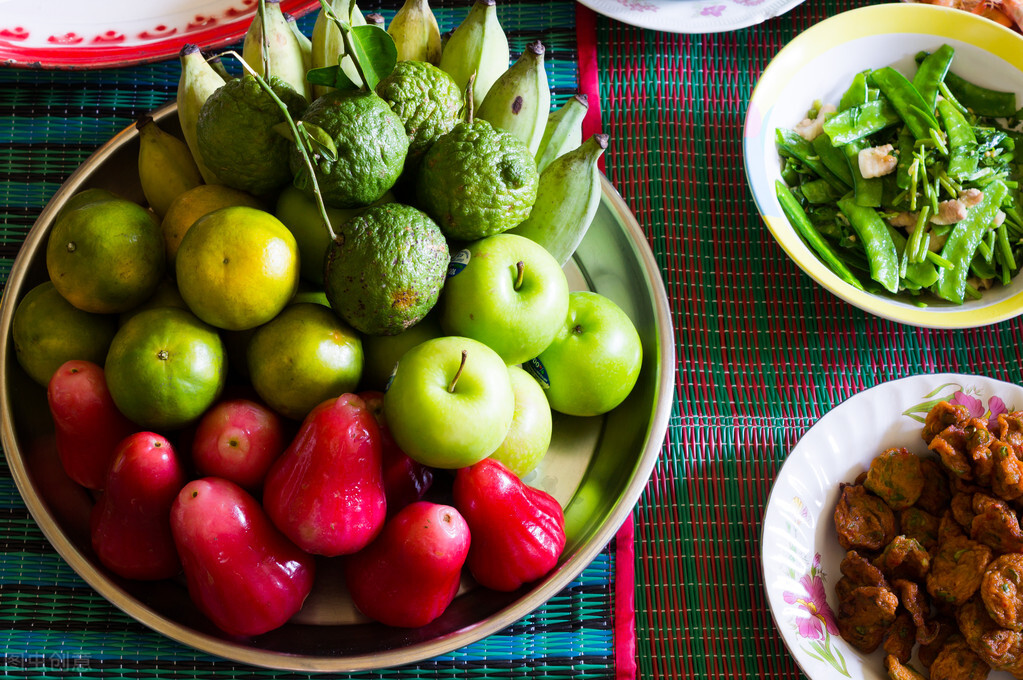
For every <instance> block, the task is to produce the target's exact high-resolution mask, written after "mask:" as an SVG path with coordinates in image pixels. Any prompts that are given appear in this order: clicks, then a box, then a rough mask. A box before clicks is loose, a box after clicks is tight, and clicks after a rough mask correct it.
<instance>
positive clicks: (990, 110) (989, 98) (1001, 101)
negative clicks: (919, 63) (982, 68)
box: [945, 71, 1016, 118]
mask: <svg viewBox="0 0 1023 680" xmlns="http://www.w3.org/2000/svg"><path fill="white" fill-rule="evenodd" d="M945 84H946V85H948V89H949V91H950V92H952V94H954V95H955V97H956V99H957V100H959V103H960V104H962V105H963V106H965V107H966V108H968V109H970V110H971V111H973V112H974V113H975V114H977V115H978V116H992V117H995V118H1008V117H1010V116H1012V115H1014V114H1015V113H1016V93H1014V92H1000V91H998V90H991V89H988V88H986V87H981V86H980V85H976V84H974V83H971V82H970V81H969V80H966V79H965V78H962V77H960V76H958V75H956V74H955V73H954V72H952V71H949V72H948V73H947V74H946V75H945Z"/></svg>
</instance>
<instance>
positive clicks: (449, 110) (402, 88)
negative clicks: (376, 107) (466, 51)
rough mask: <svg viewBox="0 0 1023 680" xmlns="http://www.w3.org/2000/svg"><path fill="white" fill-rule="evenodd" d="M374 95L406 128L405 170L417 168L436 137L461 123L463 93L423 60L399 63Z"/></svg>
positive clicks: (451, 80) (452, 82)
mask: <svg viewBox="0 0 1023 680" xmlns="http://www.w3.org/2000/svg"><path fill="white" fill-rule="evenodd" d="M377 94H379V95H380V96H381V97H382V98H383V100H384V101H385V102H387V103H388V104H390V106H391V110H392V111H394V112H395V113H396V114H398V117H399V118H401V122H402V123H404V125H405V132H406V133H407V134H408V138H409V149H408V157H407V158H406V159H405V167H406V168H413V167H415V166H417V165H418V163H419V160H420V159H421V158H422V156H423V154H424V153H426V150H427V149H429V148H430V146H431V145H432V144H433V143H434V142H435V141H437V138H438V137H440V136H441V135H443V134H444V133H446V132H450V131H451V128H453V127H454V126H455V124H456V123H458V122H460V121H461V120H462V108H463V106H464V100H463V98H462V91H461V90H460V89H459V88H458V85H457V84H456V83H455V81H454V79H453V78H452V77H451V76H449V75H448V74H447V73H445V72H444V71H441V70H440V69H439V68H437V67H436V66H434V65H433V64H430V63H427V62H425V61H399V62H398V65H397V66H395V67H394V70H393V71H391V75H389V76H387V77H386V78H384V79H383V80H381V81H380V83H379V84H378V85H377Z"/></svg>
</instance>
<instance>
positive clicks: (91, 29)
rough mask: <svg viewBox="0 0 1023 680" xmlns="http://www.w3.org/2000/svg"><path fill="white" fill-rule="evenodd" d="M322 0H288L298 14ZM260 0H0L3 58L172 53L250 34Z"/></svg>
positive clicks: (123, 60)
mask: <svg viewBox="0 0 1023 680" xmlns="http://www.w3.org/2000/svg"><path fill="white" fill-rule="evenodd" d="M317 7H319V2H317V0H282V2H281V8H282V9H283V10H284V11H285V12H289V13H291V14H293V15H295V16H296V17H298V16H301V15H303V14H305V13H306V12H309V11H311V10H313V9H315V8H317ZM255 11H256V0H103V2H82V0H47V1H46V2H41V1H40V0H0V64H2V65H4V66H21V67H29V68H67V69H86V68H108V67H114V66H130V65H132V64H142V63H146V62H150V61H160V60H162V59H169V58H171V57H175V56H177V54H178V50H180V49H181V46H182V45H184V44H185V43H195V44H197V45H199V46H200V47H202V48H204V49H208V48H214V47H221V46H224V45H228V44H230V43H232V42H235V41H236V40H238V39H240V38H241V37H242V36H244V35H245V31H246V30H247V29H248V27H249V22H250V21H251V19H252V15H253V14H254V13H255Z"/></svg>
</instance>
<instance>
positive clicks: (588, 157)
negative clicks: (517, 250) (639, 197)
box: [510, 134, 607, 265]
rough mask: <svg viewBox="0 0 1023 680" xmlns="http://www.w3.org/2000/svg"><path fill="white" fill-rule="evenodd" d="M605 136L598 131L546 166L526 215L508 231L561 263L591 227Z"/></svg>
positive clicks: (598, 191) (598, 200)
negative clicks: (535, 243) (531, 206)
mask: <svg viewBox="0 0 1023 680" xmlns="http://www.w3.org/2000/svg"><path fill="white" fill-rule="evenodd" d="M606 148H607V135H604V134H597V135H593V136H592V137H590V138H589V139H588V140H586V141H585V142H584V143H583V144H582V145H581V146H579V147H578V148H577V149H575V150H573V151H569V152H568V153H566V154H565V155H564V156H562V157H561V158H558V159H557V160H555V161H554V162H553V163H551V164H550V165H548V166H547V169H546V170H544V171H543V173H542V174H541V175H540V186H539V187H538V188H537V191H536V202H535V203H534V204H533V210H532V211H531V212H530V213H529V217H527V218H526V219H525V221H524V222H522V223H521V224H520V225H519V226H517V227H515V228H514V229H512V230H511V232H510V233H512V234H518V235H519V236H525V237H527V238H530V239H532V240H534V241H536V242H537V243H539V244H540V245H542V246H543V247H544V248H546V249H547V252H549V253H550V254H551V255H553V256H554V258H555V259H556V260H557V261H558V262H560V263H561V264H562V265H564V264H565V263H566V262H568V261H569V259H570V258H571V257H572V253H574V252H575V249H576V248H577V247H578V246H579V242H580V241H582V240H583V236H585V235H586V230H587V229H589V228H590V223H591V222H592V221H593V216H594V215H595V214H596V213H597V207H598V206H599V205H600V194H601V189H600V170H599V169H598V167H597V160H598V159H599V158H600V156H601V154H603V153H604V150H605V149H606Z"/></svg>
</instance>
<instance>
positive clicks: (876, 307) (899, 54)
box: [743, 3, 1023, 328]
mask: <svg viewBox="0 0 1023 680" xmlns="http://www.w3.org/2000/svg"><path fill="white" fill-rule="evenodd" d="M945 43H948V44H949V45H951V46H952V47H953V48H955V59H954V61H953V62H952V70H953V71H955V72H956V73H957V74H958V75H960V76H963V77H964V78H967V79H969V80H971V81H972V82H974V83H976V84H978V85H983V86H985V87H989V88H992V89H996V90H1003V91H1012V92H1015V93H1016V97H1017V102H1019V103H1020V105H1021V106H1023V37H1021V36H1020V35H1019V34H1017V33H1014V32H1013V31H1010V30H1008V29H1006V28H1003V27H1002V26H999V25H998V24H996V23H994V22H992V21H989V20H988V19H984V18H982V17H980V16H976V15H973V14H969V13H967V12H962V11H959V10H954V9H949V8H945V7H938V6H933V5H920V4H906V3H895V4H885V5H874V6H871V7H863V8H861V9H855V10H851V11H849V12H843V13H842V14H837V15H835V16H833V17H831V18H830V19H826V20H824V21H822V22H820V23H819V24H816V25H815V26H813V27H811V28H809V29H807V30H806V31H804V32H803V33H801V34H799V35H798V36H796V38H795V39H794V40H792V42H790V43H789V44H788V45H786V46H785V48H784V49H782V50H781V52H779V53H778V55H777V56H776V57H775V58H774V59H773V60H772V61H771V63H770V64H768V66H767V68H766V69H765V70H764V73H763V75H761V77H760V81H759V82H758V83H757V86H756V88H755V89H754V91H753V95H752V97H751V98H750V104H749V109H748V111H747V113H746V122H745V127H744V130H743V157H744V163H745V167H746V177H747V179H748V181H749V185H750V189H751V190H752V192H753V198H754V200H755V201H756V204H757V209H758V210H759V211H760V214H761V215H762V216H763V218H764V221H765V222H766V223H767V227H768V229H770V231H771V233H772V234H773V235H774V237H775V239H777V241H778V243H779V244H780V245H781V247H782V249H783V250H784V251H785V252H786V253H787V254H788V255H789V257H791V258H792V260H793V261H794V262H795V263H796V264H797V265H799V267H800V268H801V269H802V270H803V271H804V272H806V273H807V274H808V275H809V276H810V277H812V278H813V279H814V280H815V281H817V282H818V283H820V284H821V285H822V286H824V287H825V288H826V289H828V290H829V291H831V292H832V293H834V294H835V295H837V296H838V297H840V298H842V299H843V300H845V301H846V302H849V303H850V304H853V305H855V306H857V307H859V308H860V309H863V310H865V311H867V312H870V313H871V314H875V315H877V316H880V317H884V318H886V319H891V320H893V321H898V322H900V323H905V324H909V325H912V326H923V327H928V328H970V327H976V326H984V325H987V324H992V323H996V322H998V321H1003V320H1005V319H1009V318H1012V317H1014V316H1017V315H1019V314H1020V313H1023V276H1019V275H1017V276H1016V277H1015V278H1014V279H1013V280H1012V283H1011V284H1010V285H1009V286H1007V287H1001V286H997V287H995V288H993V289H991V290H987V291H985V292H984V294H983V296H982V297H981V299H979V300H970V301H967V302H966V303H964V304H962V305H951V304H947V303H943V302H941V301H939V300H938V299H937V298H933V300H932V301H930V303H929V306H927V307H918V306H916V305H914V304H913V303H912V301H901V300H896V299H895V298H894V297H887V296H881V295H874V294H871V293H868V292H864V291H861V290H857V289H856V288H854V287H853V286H851V285H849V284H847V283H845V282H844V281H842V280H841V279H840V278H839V277H838V276H837V275H836V274H835V273H833V272H832V271H831V270H830V269H828V267H827V266H825V265H824V263H823V262H821V261H820V259H818V258H817V256H816V254H815V253H814V252H813V251H812V250H811V249H810V248H809V247H808V246H807V245H806V243H804V241H803V240H802V239H801V238H800V236H799V234H798V233H797V232H796V231H795V230H794V229H793V227H792V225H791V224H789V221H788V219H786V218H785V215H784V213H783V212H782V209H781V205H780V204H779V203H778V199H777V197H776V195H775V188H774V182H775V180H777V179H781V158H780V156H779V155H778V150H777V147H776V146H775V130H776V129H777V128H779V127H782V128H790V129H791V128H793V127H794V126H795V125H796V124H797V123H798V122H799V121H800V120H802V119H803V118H804V117H805V115H806V111H807V110H808V109H809V108H810V107H811V106H812V105H813V103H814V101H815V100H820V101H821V102H823V103H829V102H830V103H833V104H837V103H838V101H839V99H840V98H841V96H842V93H843V92H844V91H845V90H846V88H847V87H848V86H849V83H850V82H851V81H852V78H853V76H854V75H855V74H856V73H858V72H860V71H863V70H865V69H876V68H881V67H882V66H892V67H894V68H896V69H898V70H899V71H901V72H902V73H903V74H905V75H907V76H909V77H912V74H913V73H915V71H916V64H915V62H914V56H915V55H916V54H917V53H918V52H919V51H921V50H926V51H929V52H933V51H934V50H936V49H937V48H939V47H941V45H943V44H945Z"/></svg>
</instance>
